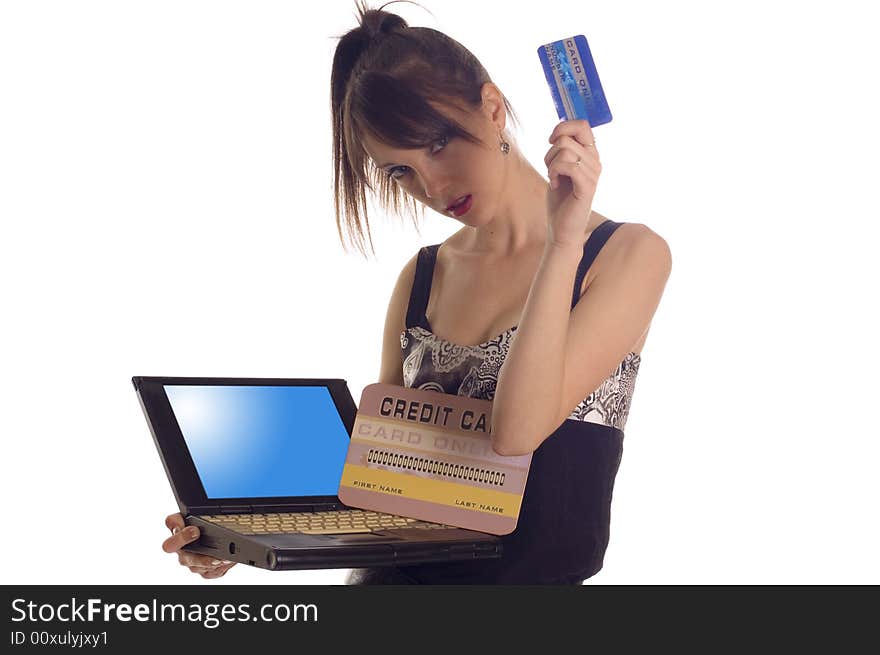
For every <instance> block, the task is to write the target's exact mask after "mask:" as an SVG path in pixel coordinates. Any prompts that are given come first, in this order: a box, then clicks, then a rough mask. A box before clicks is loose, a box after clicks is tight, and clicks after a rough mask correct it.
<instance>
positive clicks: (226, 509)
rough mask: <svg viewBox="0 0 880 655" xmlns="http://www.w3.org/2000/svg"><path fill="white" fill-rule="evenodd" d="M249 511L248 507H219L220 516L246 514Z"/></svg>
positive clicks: (249, 507)
mask: <svg viewBox="0 0 880 655" xmlns="http://www.w3.org/2000/svg"><path fill="white" fill-rule="evenodd" d="M250 511H251V506H250V505H221V506H220V513H221V514H242V513H244V514H247V513H249V512H250Z"/></svg>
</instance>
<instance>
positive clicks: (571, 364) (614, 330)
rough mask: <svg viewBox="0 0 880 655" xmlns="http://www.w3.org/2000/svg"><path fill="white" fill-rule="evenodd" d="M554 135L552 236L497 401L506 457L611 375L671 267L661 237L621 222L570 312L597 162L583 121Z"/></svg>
mask: <svg viewBox="0 0 880 655" xmlns="http://www.w3.org/2000/svg"><path fill="white" fill-rule="evenodd" d="M550 142H551V143H553V144H554V145H553V147H552V148H551V149H550V150H549V151H548V153H547V156H546V157H545V163H547V165H548V170H549V177H550V181H551V184H550V188H549V189H548V191H547V206H548V224H547V230H548V231H547V241H546V245H545V248H544V254H543V257H542V258H541V262H540V265H539V267H538V270H537V272H536V273H535V277H534V280H533V281H532V286H531V289H530V290H529V296H528V299H527V300H526V304H525V308H524V309H523V314H522V317H521V319H520V322H519V326H518V328H517V330H516V332H515V333H514V336H513V338H512V341H511V346H510V350H509V352H508V354H507V357H506V358H505V361H504V364H503V365H502V366H501V370H500V371H499V374H498V384H497V387H496V389H495V398H494V401H493V404H492V427H491V434H492V447H493V449H494V450H495V452H497V453H498V454H501V455H523V454H527V453H530V452H533V451H534V450H535V449H536V448H537V447H538V446H540V445H541V443H542V442H543V441H544V439H546V438H547V437H548V436H550V435H551V434H552V433H553V432H554V431H555V430H556V428H558V427H559V425H560V424H561V423H562V422H563V421H564V420H565V419H566V418H567V417H568V416H569V415H570V414H571V412H572V410H573V409H574V408H575V407H576V406H577V405H578V403H579V402H580V401H581V400H583V399H584V398H585V397H586V396H587V395H589V394H590V393H591V392H592V391H595V389H596V388H597V387H598V386H599V385H600V384H601V382H602V381H603V380H604V379H605V378H606V377H608V375H610V374H611V372H612V371H613V370H614V369H615V368H616V367H617V366H618V365H619V364H620V362H621V361H622V360H623V359H624V357H625V356H626V354H627V353H629V352H630V350H631V348H632V347H633V346H634V344H635V343H636V342H637V341H638V340H639V338H640V337H641V336H642V335H643V334H644V333H645V331H646V330H647V329H648V326H649V325H650V323H651V319H652V318H653V316H654V313H655V312H656V310H657V306H658V305H659V303H660V298H661V296H662V294H663V289H664V287H665V285H666V280H667V279H668V277H669V273H670V271H671V268H672V256H671V253H670V250H669V246H668V245H667V243H666V241H665V240H664V239H663V238H662V237H660V236H659V235H657V234H656V233H654V232H653V231H651V230H650V229H649V228H647V227H646V226H644V225H639V224H628V225H624V226H622V227H621V228H618V230H617V231H616V232H615V234H618V233H620V237H619V238H618V243H617V244H616V245H615V248H614V251H613V256H612V257H611V260H610V261H607V262H604V263H603V270H602V272H601V273H600V274H599V275H597V276H596V278H595V279H594V280H593V282H592V283H591V284H590V292H589V293H588V294H584V296H583V297H582V298H581V300H580V301H579V302H578V303H577V305H576V306H575V308H574V309H573V310H572V309H571V293H572V289H573V287H574V281H575V275H576V274H577V267H578V264H579V263H580V260H581V257H582V255H583V246H584V243H583V240H584V237H585V235H586V227H587V223H588V220H589V216H590V213H591V205H592V200H593V195H594V193H595V189H596V184H597V181H598V177H599V173H600V172H601V165H600V164H599V161H598V153H597V152H596V149H595V147H594V146H592V145H588V144H592V143H593V139H592V131H591V130H590V126H589V124H588V123H587V122H586V121H564V122H562V123H560V124H559V125H557V126H556V128H555V129H554V131H553V134H552V135H551V137H550ZM578 157H580V159H581V164H580V165H577V164H576V163H575V161H576V159H577V158H578ZM625 228H626V229H625Z"/></svg>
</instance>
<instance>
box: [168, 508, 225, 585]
mask: <svg viewBox="0 0 880 655" xmlns="http://www.w3.org/2000/svg"><path fill="white" fill-rule="evenodd" d="M165 526H166V527H167V528H168V529H169V530H171V534H172V536H171V537H169V538H168V539H166V540H165V541H163V542H162V550H164V551H165V552H166V553H177V557H178V560H179V561H180V564H181V565H182V566H186V567H187V568H189V570H190V571H192V572H193V573H198V574H199V575H201V576H202V577H203V578H206V579H210V578H219V577H222V576H223V575H226V572H227V571H228V570H229V569H231V568H232V567H233V566H235V562H229V561H226V560H218V559H215V558H213V557H209V556H207V555H199V554H197V553H190V552H187V551H184V550H181V548H183V547H184V546H186V545H187V544H189V543H192V542H193V541H196V540H197V539H198V538H199V529H198V528H197V527H196V526H194V525H191V526H189V527H188V528H187V527H186V524H185V523H184V521H183V515H182V514H180V512H178V513H176V514H170V515H168V517H166V519H165Z"/></svg>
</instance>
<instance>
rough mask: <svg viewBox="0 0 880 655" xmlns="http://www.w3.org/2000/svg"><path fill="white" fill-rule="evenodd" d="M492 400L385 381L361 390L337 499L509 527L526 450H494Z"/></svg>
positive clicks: (485, 528) (525, 469)
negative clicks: (513, 452) (520, 452)
mask: <svg viewBox="0 0 880 655" xmlns="http://www.w3.org/2000/svg"><path fill="white" fill-rule="evenodd" d="M491 419H492V402H491V401H488V400H481V399H478V398H467V397H464V396H453V395H451V394H445V393H439V392H437V391H425V390H420V389H410V388H407V387H400V386H396V385H391V384H380V383H376V384H370V385H368V386H366V387H365V388H364V390H363V393H362V394H361V401H360V403H359V405H358V412H357V417H356V418H355V422H354V429H353V430H352V434H351V443H350V444H349V447H348V456H347V458H346V460H345V467H344V468H343V470H342V480H341V482H340V484H339V499H340V500H341V501H342V502H343V503H345V504H346V505H349V506H350V507H357V508H360V509H368V510H373V511H378V512H386V513H388V514H397V515H399V516H406V517H410V518H415V519H421V520H424V521H431V522H434V523H444V524H446V525H454V526H457V527H461V528H467V529H470V530H479V531H481V532H487V533H490V534H497V535H501V534H508V533H510V532H513V530H514V528H516V522H517V519H518V518H519V510H520V506H521V505H522V496H523V492H524V491H525V487H526V479H527V477H528V473H529V465H530V464H531V461H532V455H531V453H529V454H528V455H515V456H505V455H499V454H497V453H496V452H495V451H494V450H492V445H491V442H490V437H489V429H490V426H491V423H490V422H491Z"/></svg>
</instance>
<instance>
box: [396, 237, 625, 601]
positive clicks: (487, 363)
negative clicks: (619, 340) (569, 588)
mask: <svg viewBox="0 0 880 655" xmlns="http://www.w3.org/2000/svg"><path fill="white" fill-rule="evenodd" d="M621 225H622V223H616V222H614V221H610V220H606V221H605V222H604V223H602V224H601V225H599V226H598V227H597V228H596V229H594V230H593V232H592V233H591V234H590V237H589V239H587V241H586V243H585V244H584V254H583V258H582V259H581V262H580V264H579V265H578V270H577V275H576V277H575V282H574V289H573V291H572V301H571V307H572V308H574V306H575V305H576V304H577V302H578V300H579V299H580V289H581V285H582V283H583V280H584V276H585V275H586V273H587V271H588V269H589V268H590V266H591V264H592V263H593V260H594V259H595V258H596V255H597V254H598V253H599V251H600V250H601V249H602V246H604V245H605V242H606V241H607V240H608V238H609V237H610V236H611V234H612V233H613V232H614V230H616V229H617V228H618V227H620V226H621ZM440 245H441V244H436V245H433V246H426V247H424V248H422V249H421V250H420V251H419V256H418V259H417V264H416V272H415V279H414V280H413V286H412V293H411V295H410V299H409V307H408V309H407V315H406V330H404V332H402V333H401V335H400V345H401V348H402V349H403V379H404V385H405V386H407V387H413V388H418V389H429V390H431V391H439V392H441V393H449V394H455V395H462V396H469V397H473V398H481V399H485V400H493V399H494V397H495V386H496V384H497V381H498V370H499V369H500V367H501V364H502V363H503V362H504V358H505V356H506V355H507V352H508V350H509V349H510V345H511V343H512V340H513V339H514V338H515V334H516V327H517V326H514V327H512V328H509V329H508V330H506V331H505V332H503V333H501V334H499V335H498V336H496V337H495V338H494V339H491V340H489V341H487V342H485V343H481V344H478V345H476V346H464V345H459V344H454V343H450V342H448V341H444V340H442V339H440V338H438V337H437V336H436V335H435V334H434V333H433V332H432V331H431V326H430V325H429V324H428V319H427V317H426V316H425V309H426V307H427V306H428V298H429V296H430V293H431V280H432V277H433V272H434V263H435V262H436V257H437V250H438V248H439V247H440ZM640 361H641V357H640V356H639V355H638V354H636V353H635V352H630V353H628V354H627V355H626V357H625V358H624V360H623V361H622V362H621V363H620V364H619V365H618V366H617V368H616V369H615V370H614V371H613V372H612V373H611V375H609V376H608V378H606V379H605V380H604V381H603V382H602V384H601V385H599V387H598V388H597V389H596V390H595V391H593V392H592V393H591V394H590V395H589V396H587V397H586V398H585V399H584V400H583V401H581V402H580V403H579V404H578V405H577V407H575V408H574V409H573V410H572V413H571V415H570V416H569V417H568V418H567V419H566V420H565V421H564V422H563V424H562V425H561V426H560V427H559V428H558V429H557V430H556V431H555V432H554V433H553V434H552V435H550V436H549V437H548V438H547V439H546V440H545V441H544V442H543V443H542V444H541V445H540V446H539V447H538V449H537V450H535V452H534V454H533V456H532V464H531V468H530V470H529V476H528V479H527V482H526V489H525V493H524V495H523V503H522V507H521V509H520V515H519V522H518V524H517V528H516V530H515V531H514V532H513V533H512V534H510V535H505V536H504V537H502V542H503V555H502V557H501V558H499V559H494V560H474V561H473V562H449V563H444V564H419V565H412V566H401V567H399V570H400V571H402V572H404V573H405V574H406V575H408V576H410V577H412V578H414V579H415V580H417V581H419V582H422V583H426V584H439V583H447V584H542V583H546V584H553V583H560V582H569V581H571V580H572V579H583V578H588V577H590V576H592V575H594V574H595V573H596V572H598V571H599V570H600V569H601V568H602V561H603V558H604V555H605V549H606V547H607V545H608V539H609V524H610V518H611V516H610V510H611V495H612V490H613V486H614V478H615V476H616V474H617V469H618V466H619V464H620V459H621V455H622V453H623V429H624V425H625V424H626V418H627V415H628V413H629V408H630V404H631V401H632V394H633V389H634V385H635V378H636V374H637V372H638V368H639V363H640Z"/></svg>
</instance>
